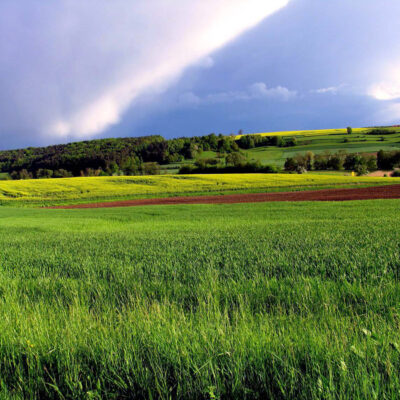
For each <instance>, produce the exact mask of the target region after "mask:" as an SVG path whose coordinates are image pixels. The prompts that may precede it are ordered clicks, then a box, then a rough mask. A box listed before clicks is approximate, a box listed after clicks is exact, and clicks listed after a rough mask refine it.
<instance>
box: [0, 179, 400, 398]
mask: <svg viewBox="0 0 400 400" xmlns="http://www.w3.org/2000/svg"><path fill="white" fill-rule="evenodd" d="M296 177H297V175H296ZM356 179H357V178H356ZM38 182H41V181H38ZM399 205H400V204H399V201H398V200H386V201H385V200H382V201H366V202H346V203H296V204H290V203H265V204H235V205H219V206H212V205H210V206H207V205H198V206H164V207H146V208H143V207H142V208H125V209H102V210H40V209H38V210H32V209H10V208H0V220H1V224H0V331H1V346H0V358H1V360H2V361H1V365H0V369H1V385H0V396H1V397H2V398H21V399H22V398H68V399H69V398H77V399H84V398H86V399H87V398H98V399H100V398H102V399H103V398H104V399H112V398H137V399H148V398H153V399H171V398H173V399H207V398H208V399H210V398H220V399H244V398H250V399H268V398H273V399H300V400H302V399H304V400H305V399H307V400H308V399H336V398H339V399H368V398H372V397H374V398H377V399H395V398H397V397H398V393H399V391H400V377H399V373H398V371H399V370H400V357H399V356H400V341H399V337H398V320H399V317H398V305H399V304H400V290H399V287H400V285H399V268H400V258H399V251H398V250H399V249H398V237H399V226H400V216H399V213H398V210H399Z"/></svg>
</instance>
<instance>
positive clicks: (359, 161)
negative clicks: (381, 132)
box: [284, 150, 400, 175]
mask: <svg viewBox="0 0 400 400" xmlns="http://www.w3.org/2000/svg"><path fill="white" fill-rule="evenodd" d="M398 167H400V151H383V150H380V151H378V153H376V154H366V155H365V154H358V153H352V154H348V153H347V152H346V151H343V150H341V151H338V152H336V153H330V152H325V153H323V154H314V153H313V152H311V151H308V152H306V153H305V154H297V155H296V156H294V157H288V158H287V159H286V161H285V165H284V168H285V170H286V171H292V172H293V171H296V172H299V173H301V172H306V171H318V170H323V171H325V170H334V171H340V170H348V171H354V172H356V173H357V175H365V174H367V173H369V172H373V171H376V170H378V169H380V170H384V171H391V170H393V169H394V168H398Z"/></svg>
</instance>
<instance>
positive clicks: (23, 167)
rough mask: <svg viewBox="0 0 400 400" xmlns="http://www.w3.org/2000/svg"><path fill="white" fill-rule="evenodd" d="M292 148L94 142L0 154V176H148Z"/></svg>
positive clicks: (201, 139)
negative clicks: (247, 152) (200, 161)
mask: <svg viewBox="0 0 400 400" xmlns="http://www.w3.org/2000/svg"><path fill="white" fill-rule="evenodd" d="M295 145H296V139H294V138H289V139H286V140H283V139H282V138H280V137H276V136H275V137H266V136H260V135H243V136H241V137H240V138H239V139H237V137H236V135H230V136H224V135H222V134H220V135H216V134H213V133H212V134H210V135H205V136H195V137H182V138H177V139H170V140H166V139H164V138H163V137H162V136H159V135H153V136H145V137H137V138H111V139H95V140H88V141H81V142H74V143H68V144H61V145H53V146H46V147H28V148H25V149H17V150H7V151H0V172H3V173H9V174H10V176H11V177H12V178H13V179H32V178H38V179H40V178H62V177H70V176H104V175H154V174H159V173H161V170H162V166H163V165H167V164H174V163H182V162H183V161H185V160H192V159H195V158H196V157H198V156H199V155H200V154H201V153H202V152H203V151H214V152H217V153H218V154H231V153H239V152H240V150H244V149H251V148H254V147H259V146H282V147H283V146H295ZM197 167H198V166H197ZM236 167H237V166H236ZM246 168H247V169H251V168H253V169H260V166H255V165H254V166H253V167H250V166H248V167H246Z"/></svg>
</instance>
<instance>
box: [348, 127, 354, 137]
mask: <svg viewBox="0 0 400 400" xmlns="http://www.w3.org/2000/svg"><path fill="white" fill-rule="evenodd" d="M352 133H353V128H352V127H351V126H348V127H347V134H348V135H351V134H352Z"/></svg>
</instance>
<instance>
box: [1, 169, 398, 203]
mask: <svg viewBox="0 0 400 400" xmlns="http://www.w3.org/2000/svg"><path fill="white" fill-rule="evenodd" d="M394 183H397V179H396V178H382V177H352V176H340V175H332V174H331V175H321V174H303V175H297V174H210V175H160V176H111V177H89V178H63V179H61V178H60V179H35V180H17V181H13V180H10V181H0V204H1V205H14V206H26V205H28V206H29V205H35V206H49V205H57V204H75V203H85V202H86V203H87V202H92V201H107V200H110V201H111V200H122V199H139V198H148V197H168V196H185V195H202V194H229V193H250V192H273V191H292V190H307V189H326V188H337V187H361V186H376V185H385V184H394Z"/></svg>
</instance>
